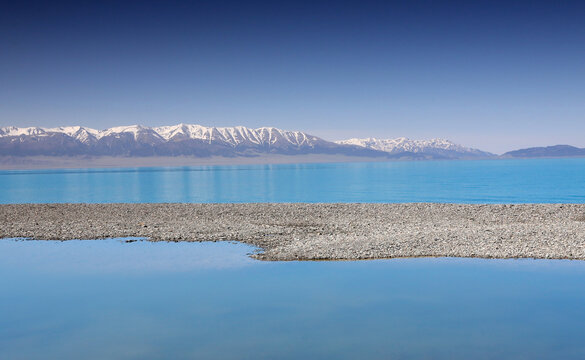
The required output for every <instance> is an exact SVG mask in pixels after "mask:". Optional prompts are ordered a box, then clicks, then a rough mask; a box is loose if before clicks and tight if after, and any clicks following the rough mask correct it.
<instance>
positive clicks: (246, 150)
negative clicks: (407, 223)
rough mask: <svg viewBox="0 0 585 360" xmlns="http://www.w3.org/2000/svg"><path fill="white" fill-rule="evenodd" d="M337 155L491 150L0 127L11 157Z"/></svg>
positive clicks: (129, 129)
mask: <svg viewBox="0 0 585 360" xmlns="http://www.w3.org/2000/svg"><path fill="white" fill-rule="evenodd" d="M262 154H281V155H300V154H339V155H346V156H366V157H380V158H388V159H397V160H409V159H411V160H440V159H465V158H489V157H494V156H495V155H493V154H491V153H488V152H484V151H481V150H477V149H473V148H468V147H464V146H461V145H458V144H455V143H453V142H451V141H449V140H444V139H430V140H410V139H407V138H396V139H377V138H365V139H358V138H353V139H348V140H338V141H327V140H324V139H322V138H320V137H317V136H314V135H310V134H308V133H305V132H301V131H289V130H282V129H278V128H275V127H259V128H248V127H245V126H234V127H206V126H202V125H196V124H183V123H181V124H177V125H169V126H156V127H148V126H142V125H128V126H116V127H111V128H108V129H104V130H96V129H93V128H89V127H84V126H60V127H53V128H42V127H24V128H19V127H14V126H8V127H3V128H0V155H11V156H36V155H49V156H61V155H65V156H76V155H86V156H87V155H89V156H94V155H95V156H198V157H209V156H227V157H233V156H259V155H262Z"/></svg>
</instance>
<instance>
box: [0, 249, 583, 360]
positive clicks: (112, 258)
mask: <svg viewBox="0 0 585 360" xmlns="http://www.w3.org/2000/svg"><path fill="white" fill-rule="evenodd" d="M254 250H255V249H252V248H249V247H247V246H245V245H241V244H231V243H203V244H201V243H199V244H187V243H150V242H145V241H137V242H133V243H125V242H123V241H119V240H94V241H92V240H85V241H67V242H56V241H13V240H0V274H1V276H0V288H1V289H2V291H1V292H0V358H2V359H276V358H278V359H358V358H359V359H364V358H367V359H369V358H375V359H388V358H397V359H427V358H428V359H470V358H473V359H494V358H506V359H551V358H558V359H583V358H584V357H585V342H583V333H584V332H585V321H583V320H585V306H583V304H584V303H585V286H583V278H584V277H585V262H581V261H558V260H557V261H550V260H549V261H546V260H538V261H535V260H478V259H396V260H374V261H358V262H355V261H341V262H260V261H255V260H252V259H250V258H249V257H247V256H246V254H248V253H250V252H253V251H254Z"/></svg>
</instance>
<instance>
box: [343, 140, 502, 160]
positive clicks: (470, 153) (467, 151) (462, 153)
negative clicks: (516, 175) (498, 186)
mask: <svg viewBox="0 0 585 360" xmlns="http://www.w3.org/2000/svg"><path fill="white" fill-rule="evenodd" d="M335 143H337V144H342V145H355V146H361V147H363V148H366V149H372V150H379V151H384V152H387V153H390V154H401V153H412V154H419V155H420V154H426V155H427V156H430V157H435V158H445V159H461V158H487V157H493V156H495V155H494V154H491V153H488V152H485V151H481V150H477V149H473V148H468V147H464V146H461V145H458V144H455V143H453V142H451V141H449V140H444V139H431V140H411V139H408V138H404V137H401V138H396V139H377V138H364V139H358V138H353V139H348V140H339V141H336V142H335Z"/></svg>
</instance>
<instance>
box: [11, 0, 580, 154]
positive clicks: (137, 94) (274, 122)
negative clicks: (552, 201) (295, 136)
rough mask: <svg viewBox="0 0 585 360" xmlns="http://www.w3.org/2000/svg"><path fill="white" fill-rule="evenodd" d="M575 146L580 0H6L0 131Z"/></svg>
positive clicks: (492, 147)
mask: <svg viewBox="0 0 585 360" xmlns="http://www.w3.org/2000/svg"><path fill="white" fill-rule="evenodd" d="M180 122H184V123H197V124H202V125H208V126H233V125H245V126H249V127H259V126H276V127H280V128H285V129H290V130H303V131H307V132H309V133H312V134H315V135H319V136H322V137H324V138H325V139H328V140H336V139H339V138H347V137H367V136H375V137H399V136H406V137H410V138H429V137H444V138H448V139H451V140H454V141H456V142H459V143H462V144H464V145H470V146H474V147H479V148H481V149H484V150H488V151H493V152H497V153H501V152H504V151H507V150H511V149H515V148H519V147H526V146H538V145H552V144H557V143H567V144H572V145H577V146H582V147H585V2H584V1H575V2H568V1H545V2H539V1H526V2H514V1H505V2H501V3H500V2H497V1H486V2H478V1H461V2H447V1H403V2H396V3H393V2H390V1H384V2H368V1H356V2H345V1H332V2H319V1H309V2H302V1H294V2H285V1H233V2H232V1H209V2H196V1H191V2H174V1H157V2H148V1H136V2H131V1H116V2H113V1H112V2H110V1H97V2H94V3H92V2H88V1H72V2H61V1H44V2H27V1H14V4H13V5H8V6H7V5H5V4H4V5H2V8H0V126H7V125H15V126H45V127H50V126H59V125H84V126H90V127H94V128H98V129H103V128H107V127H111V126H115V125H129V124H143V125H148V126H153V125H168V124H176V123H180Z"/></svg>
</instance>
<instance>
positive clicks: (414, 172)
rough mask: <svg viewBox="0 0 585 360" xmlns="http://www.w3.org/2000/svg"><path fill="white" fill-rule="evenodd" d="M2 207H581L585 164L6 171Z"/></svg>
mask: <svg viewBox="0 0 585 360" xmlns="http://www.w3.org/2000/svg"><path fill="white" fill-rule="evenodd" d="M0 189H1V190H0V203H23V202H28V203H46V202H99V203H104V202H105V203H107V202H456V203H559V202H564V203H583V202H585V159H583V158H582V159H536V160H483V161H415V162H388V163H340V164H292V165H291V164H286V165H244V166H198V167H180V168H164V167H157V168H124V169H85V170H34V171H0Z"/></svg>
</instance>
